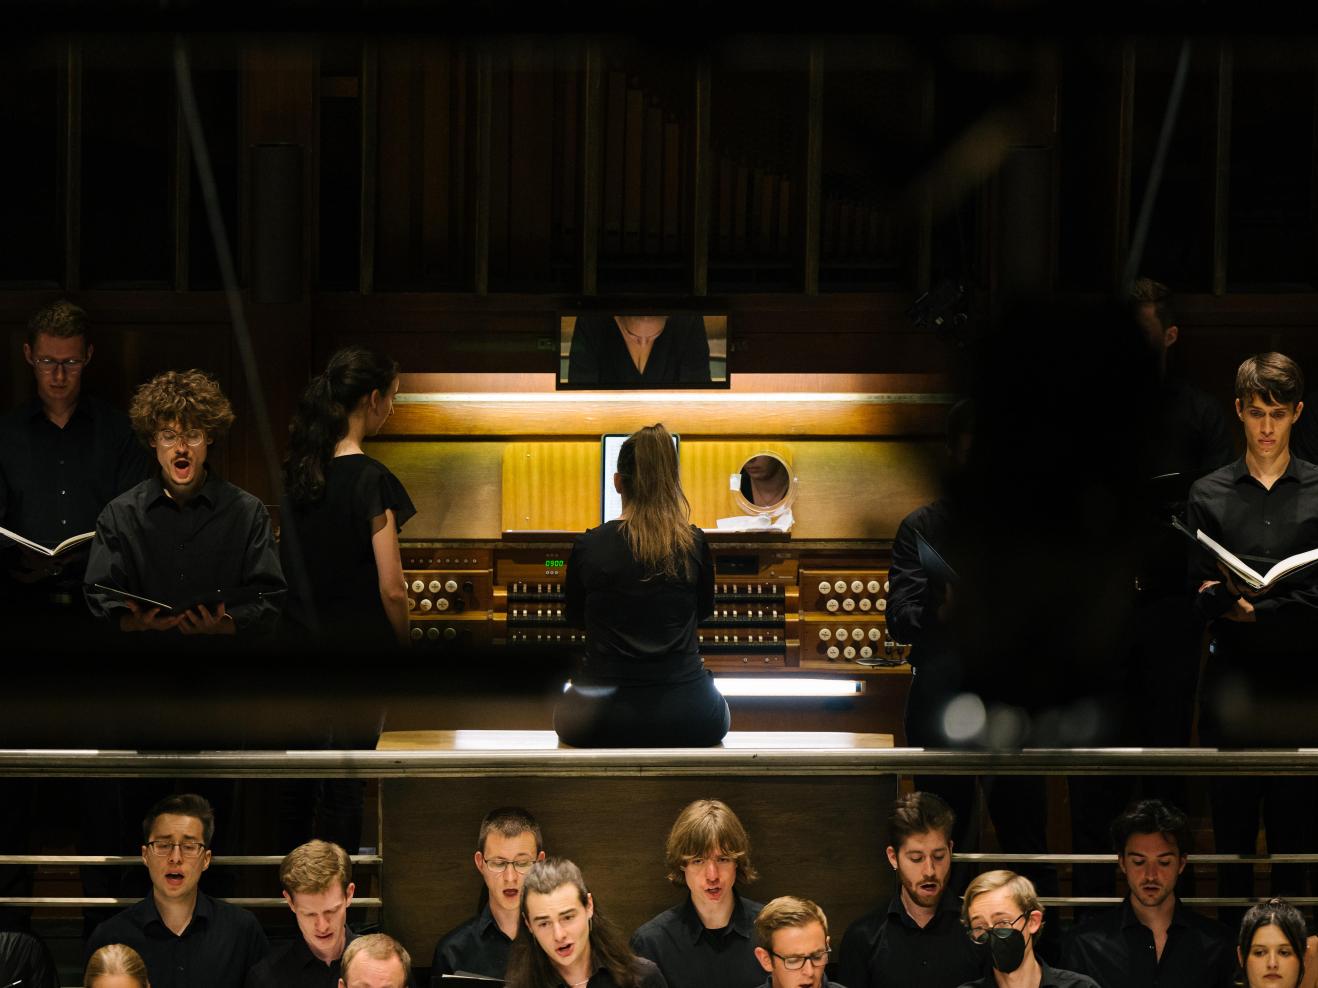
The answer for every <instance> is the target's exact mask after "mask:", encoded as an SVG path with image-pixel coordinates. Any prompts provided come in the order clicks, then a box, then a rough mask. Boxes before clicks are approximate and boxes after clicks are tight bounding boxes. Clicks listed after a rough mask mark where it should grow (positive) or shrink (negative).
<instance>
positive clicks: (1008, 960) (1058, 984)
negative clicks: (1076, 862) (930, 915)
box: [961, 871, 1125, 988]
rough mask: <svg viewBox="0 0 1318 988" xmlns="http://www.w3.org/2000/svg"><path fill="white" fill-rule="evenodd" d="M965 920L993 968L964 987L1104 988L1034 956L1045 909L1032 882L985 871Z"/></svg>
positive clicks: (971, 891)
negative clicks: (1050, 965)
mask: <svg viewBox="0 0 1318 988" xmlns="http://www.w3.org/2000/svg"><path fill="white" fill-rule="evenodd" d="M961 921H962V922H963V923H965V924H966V929H967V931H968V932H969V934H970V938H971V940H972V941H973V942H974V943H976V944H978V945H979V947H980V949H981V950H983V951H984V952H985V953H986V954H987V955H988V961H989V963H990V964H991V965H992V968H991V970H990V971H989V972H988V973H987V974H985V975H984V976H983V977H981V978H979V979H978V980H975V981H967V982H966V983H965V985H964V986H962V988H1100V986H1099V985H1098V983H1097V982H1095V981H1094V980H1093V979H1092V978H1090V977H1089V976H1088V975H1084V974H1077V973H1076V972H1074V971H1064V970H1062V969H1061V968H1054V967H1049V966H1048V965H1047V964H1046V963H1045V962H1044V960H1043V958H1041V957H1038V956H1036V955H1035V953H1034V943H1035V940H1036V939H1037V938H1038V936H1039V931H1040V929H1042V928H1043V905H1042V903H1040V902H1039V897H1038V895H1037V894H1036V893H1035V891H1034V884H1033V883H1032V882H1031V881H1030V880H1029V879H1028V878H1026V877H1024V876H1023V875H1017V874H1016V873H1014V872H1010V871H986V872H984V874H982V875H980V876H979V877H978V878H976V879H975V880H974V881H973V882H971V883H970V885H969V887H967V888H966V895H965V899H964V901H963V902H962V905H961ZM1101 988H1125V985H1124V984H1123V985H1119V986H1118V985H1103V986H1101Z"/></svg>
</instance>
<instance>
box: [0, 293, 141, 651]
mask: <svg viewBox="0 0 1318 988" xmlns="http://www.w3.org/2000/svg"><path fill="white" fill-rule="evenodd" d="M94 349H95V348H94V347H93V345H92V339H91V326H90V323H89V320H88V318H87V313H86V312H84V311H83V310H82V309H81V308H80V307H79V306H76V305H74V304H72V303H71V302H67V301H63V300H60V301H57V302H52V303H51V304H49V305H46V306H43V307H42V308H41V309H39V310H37V311H36V312H35V313H33V315H32V318H31V319H30V320H28V337H27V341H26V342H25V343H24V344H23V358H24V359H25V360H26V361H27V362H28V364H29V365H30V366H31V367H32V376H33V378H34V379H35V383H36V395H35V396H34V397H33V398H32V399H31V400H29V401H26V402H24V403H23V404H22V405H20V406H19V407H18V408H16V409H14V410H13V411H11V412H9V413H8V414H7V415H5V416H4V417H3V418H0V526H2V527H4V528H7V529H9V530H10V531H12V532H15V533H17V534H18V535H21V536H23V537H25V538H27V539H30V540H32V541H34V542H38V543H40V544H41V545H43V546H45V547H46V548H48V549H54V548H55V547H56V546H57V545H59V544H60V543H61V542H63V541H64V540H65V539H68V538H70V537H72V536H75V535H80V534H82V533H84V532H91V531H93V530H95V528H96V517H97V515H99V514H100V513H101V509H102V508H104V507H105V506H106V504H108V503H109V502H110V501H111V500H113V499H114V498H115V497H117V496H118V495H120V494H122V493H123V492H124V491H126V490H128V488H130V487H132V486H133V485H134V484H136V483H138V482H140V481H141V480H143V479H145V478H146V477H147V475H148V474H149V473H150V464H151V458H150V456H149V455H148V454H147V451H146V450H145V449H144V448H143V447H142V445H141V444H140V443H139V442H138V441H137V439H136V437H135V436H134V435H133V428H132V426H131V425H130V424H129V421H128V416H127V415H125V414H124V413H123V412H122V411H121V410H119V409H118V408H114V407H113V406H111V405H109V404H107V403H105V402H103V401H101V400H100V399H98V398H96V397H95V396H93V395H88V394H84V393H83V384H84V382H85V379H86V373H87V368H88V367H89V366H90V365H91V362H92V355H93V352H94ZM0 547H2V551H0V565H3V567H4V569H5V571H6V576H5V586H4V592H3V593H2V594H0V607H2V608H3V611H4V612H5V613H6V614H8V615H9V624H8V628H9V640H10V641H11V642H14V641H15V640H18V641H22V642H24V643H26V644H31V645H34V646H38V647H42V648H54V649H59V648H66V647H67V648H72V647H79V646H81V645H82V644H83V643H84V638H85V636H86V634H87V632H88V631H89V630H92V629H95V628H96V627H97V624H96V622H95V621H94V620H93V619H92V617H91V615H90V614H89V613H88V610H87V605H86V602H85V601H84V600H83V596H82V577H83V572H84V570H85V569H86V566H87V557H88V551H89V549H90V546H88V545H86V544H83V545H81V546H79V547H76V548H73V549H68V550H66V551H64V552H62V553H60V554H59V555H58V556H46V555H44V554H42V553H39V552H36V551H35V550H32V549H28V548H27V547H25V546H21V545H20V544H18V543H6V541H5V540H4V539H0Z"/></svg>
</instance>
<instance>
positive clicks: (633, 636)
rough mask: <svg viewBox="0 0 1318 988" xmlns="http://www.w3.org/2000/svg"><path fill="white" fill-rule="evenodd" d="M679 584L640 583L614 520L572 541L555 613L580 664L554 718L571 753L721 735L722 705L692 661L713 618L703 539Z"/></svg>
mask: <svg viewBox="0 0 1318 988" xmlns="http://www.w3.org/2000/svg"><path fill="white" fill-rule="evenodd" d="M692 531H693V532H694V533H695V538H696V542H695V550H694V553H693V556H692V558H691V559H689V560H688V572H687V573H686V574H685V577H684V578H676V579H675V578H671V577H665V576H647V575H646V574H645V573H644V572H643V571H642V569H641V567H640V564H638V563H637V561H636V560H635V558H634V557H633V556H632V553H631V549H630V548H629V547H628V545H627V540H626V538H625V536H624V535H623V533H622V531H621V530H620V528H619V523H618V522H616V521H611V522H607V523H606V524H603V525H600V526H599V527H598V528H592V529H591V530H590V531H588V532H585V533H584V534H582V535H578V536H577V538H576V541H575V543H574V544H573V546H572V554H571V555H570V556H569V557H568V564H567V586H566V601H565V611H566V615H567V622H568V624H569V625H571V626H574V627H578V628H585V629H586V634H587V646H586V656H585V660H584V662H583V665H582V668H581V670H580V673H579V674H578V675H577V676H575V677H573V688H572V689H571V690H569V691H568V692H567V693H565V694H564V696H563V699H562V700H561V701H560V703H559V706H558V708H557V709H556V710H555V712H554V729H555V730H556V731H557V732H558V735H559V737H560V738H561V739H562V740H563V741H564V742H566V743H567V744H570V745H575V746H577V747H604V746H609V747H654V746H669V745H673V746H692V747H697V746H705V745H713V744H718V743H719V742H720V741H722V740H723V736H724V735H725V734H726V733H727V732H728V727H729V723H730V715H729V713H728V705H727V701H726V700H724V699H723V696H722V694H720V693H719V692H718V690H716V689H715V688H714V682H713V679H712V678H711V677H710V675H709V673H708V672H706V671H705V667H704V662H703V661H702V659H701V658H700V652H699V645H698V639H697V636H696V628H697V626H698V624H699V622H700V620H701V619H702V618H705V617H708V616H709V615H710V614H712V613H713V611H714V562H713V558H712V557H711V556H710V552H709V545H708V543H707V542H706V541H705V536H704V533H702V532H701V531H700V529H698V528H695V527H694V526H692Z"/></svg>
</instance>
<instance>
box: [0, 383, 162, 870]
mask: <svg viewBox="0 0 1318 988" xmlns="http://www.w3.org/2000/svg"><path fill="white" fill-rule="evenodd" d="M151 465H152V460H151V457H150V455H149V454H148V452H147V450H146V448H145V447H143V446H142V444H141V443H139V442H138V441H137V439H136V437H135V436H134V434H133V430H132V426H131V425H130V424H129V422H128V416H126V415H125V414H124V413H123V412H121V411H119V410H118V409H117V408H114V407H112V406H110V405H107V404H106V403H105V402H102V401H99V400H98V399H96V398H93V397H91V396H87V395H84V396H83V397H81V398H80V399H79V401H78V405H77V408H76V409H75V410H74V412H73V414H72V415H71V416H70V417H69V421H68V422H67V423H65V425H64V427H63V428H61V427H59V426H57V425H55V424H54V423H53V422H51V421H50V419H48V418H47V417H46V414H45V411H44V409H43V408H42V405H41V402H40V401H39V400H38V399H35V398H34V399H32V400H31V401H29V402H26V403H25V404H23V405H21V406H19V407H18V408H16V409H15V410H13V411H11V412H10V413H8V414H7V415H5V416H4V417H3V418H0V526H3V527H5V528H7V529H9V530H10V531H12V532H16V533H18V534H19V535H22V536H25V537H27V538H29V539H31V540H33V541H34V542H39V543H41V544H42V545H44V546H47V547H48V548H52V549H53V548H54V547H55V546H57V545H59V544H60V543H61V542H63V541H64V540H65V539H67V538H69V537H71V536H74V535H80V534H82V533H83V532H90V531H93V530H94V529H95V527H96V516H97V515H99V514H100V512H101V509H102V508H104V507H105V505H106V504H107V503H109V502H110V501H111V500H112V499H114V498H115V497H117V496H118V495H119V494H121V493H123V492H124V491H125V490H127V489H128V488H130V487H132V486H133V485H134V484H136V483H138V482H139V481H141V480H142V479H143V478H144V477H146V476H148V475H149V473H150V469H151ZM90 550H91V546H90V545H89V544H88V543H83V544H82V545H80V546H78V547H76V548H74V549H69V550H67V551H65V552H63V553H61V554H60V555H59V557H58V558H57V559H54V560H50V561H46V560H44V559H43V560H41V562H40V563H39V564H38V566H39V567H40V568H39V570H38V572H41V573H44V574H45V575H42V576H40V577H39V578H36V579H28V578H19V576H16V575H13V574H20V575H22V576H24V577H29V576H31V575H35V574H29V571H30V570H32V569H33V563H32V561H31V556H30V555H29V554H28V553H26V552H25V551H24V550H20V548H19V547H18V545H17V544H14V543H10V542H9V541H8V540H6V539H0V619H3V620H5V622H6V627H7V628H8V629H9V636H8V637H9V640H10V643H11V644H19V643H26V644H27V645H28V646H29V647H31V648H35V649H39V650H42V651H51V650H53V651H68V652H83V651H85V650H87V649H89V648H93V647H95V644H96V642H97V640H98V638H99V636H100V634H101V633H102V628H101V626H100V623H99V622H97V621H96V620H95V619H94V618H93V617H92V615H91V612H90V611H89V610H88V609H87V603H86V601H85V600H84V599H83V596H82V576H83V572H84V570H86V568H87V558H88V555H89V553H90ZM28 894H31V893H30V892H29V893H28Z"/></svg>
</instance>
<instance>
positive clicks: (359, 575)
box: [280, 346, 416, 649]
mask: <svg viewBox="0 0 1318 988" xmlns="http://www.w3.org/2000/svg"><path fill="white" fill-rule="evenodd" d="M397 392H398V365H397V364H396V363H394V361H393V360H391V359H390V358H389V357H387V356H385V355H384V354H382V353H377V352H375V351H373V350H368V349H366V348H365V347H361V346H350V347H345V348H344V349H342V350H340V351H339V352H338V353H336V354H334V356H332V357H331V358H330V361H329V366H328V367H326V368H325V373H323V374H321V375H319V376H318V377H316V378H314V379H313V380H312V381H311V383H310V384H309V385H308V386H307V389H306V391H304V392H303V394H302V399H301V402H300V403H299V405H298V409H297V412H296V413H295V414H294V416H293V424H292V426H291V427H290V429H289V433H290V434H289V448H288V457H287V459H286V460H285V462H284V486H285V498H286V503H285V509H284V522H283V531H282V536H281V540H280V554H281V556H282V557H283V563H284V572H285V573H286V574H287V579H288V581H289V584H290V590H291V592H290V594H289V597H290V599H289V602H288V609H287V614H288V617H289V619H290V621H291V622H292V623H293V625H294V626H295V627H297V628H298V629H299V630H300V631H301V632H302V633H304V634H307V635H310V636H311V637H313V638H314V639H315V640H317V641H318V642H319V643H322V644H327V643H328V644H333V645H334V646H335V647H338V648H346V647H352V648H354V649H357V648H360V647H361V646H364V645H372V646H377V647H378V646H382V645H383V646H387V645H389V644H391V643H392V644H397V645H403V644H406V643H407V640H408V639H407V635H408V617H407V591H406V589H405V588H404V586H403V564H402V559H401V557H400V555H399V551H398V532H399V529H401V528H402V527H403V525H404V523H406V522H407V520H408V519H409V518H411V517H412V516H413V515H414V514H416V509H415V508H414V507H412V501H411V499H410V498H409V497H408V496H407V491H406V490H404V488H403V485H402V484H401V483H399V481H398V478H397V477H395V476H394V475H393V474H392V473H391V472H390V471H389V468H388V467H386V466H385V465H384V464H382V463H380V462H379V461H378V460H375V459H372V458H371V457H369V456H367V455H366V454H365V453H363V452H362V442H363V440H365V439H366V437H367V436H373V435H375V433H377V432H378V431H379V430H380V427H381V426H383V425H384V423H385V420H386V419H388V418H389V415H390V413H392V412H393V407H394V395H395V394H397Z"/></svg>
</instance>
